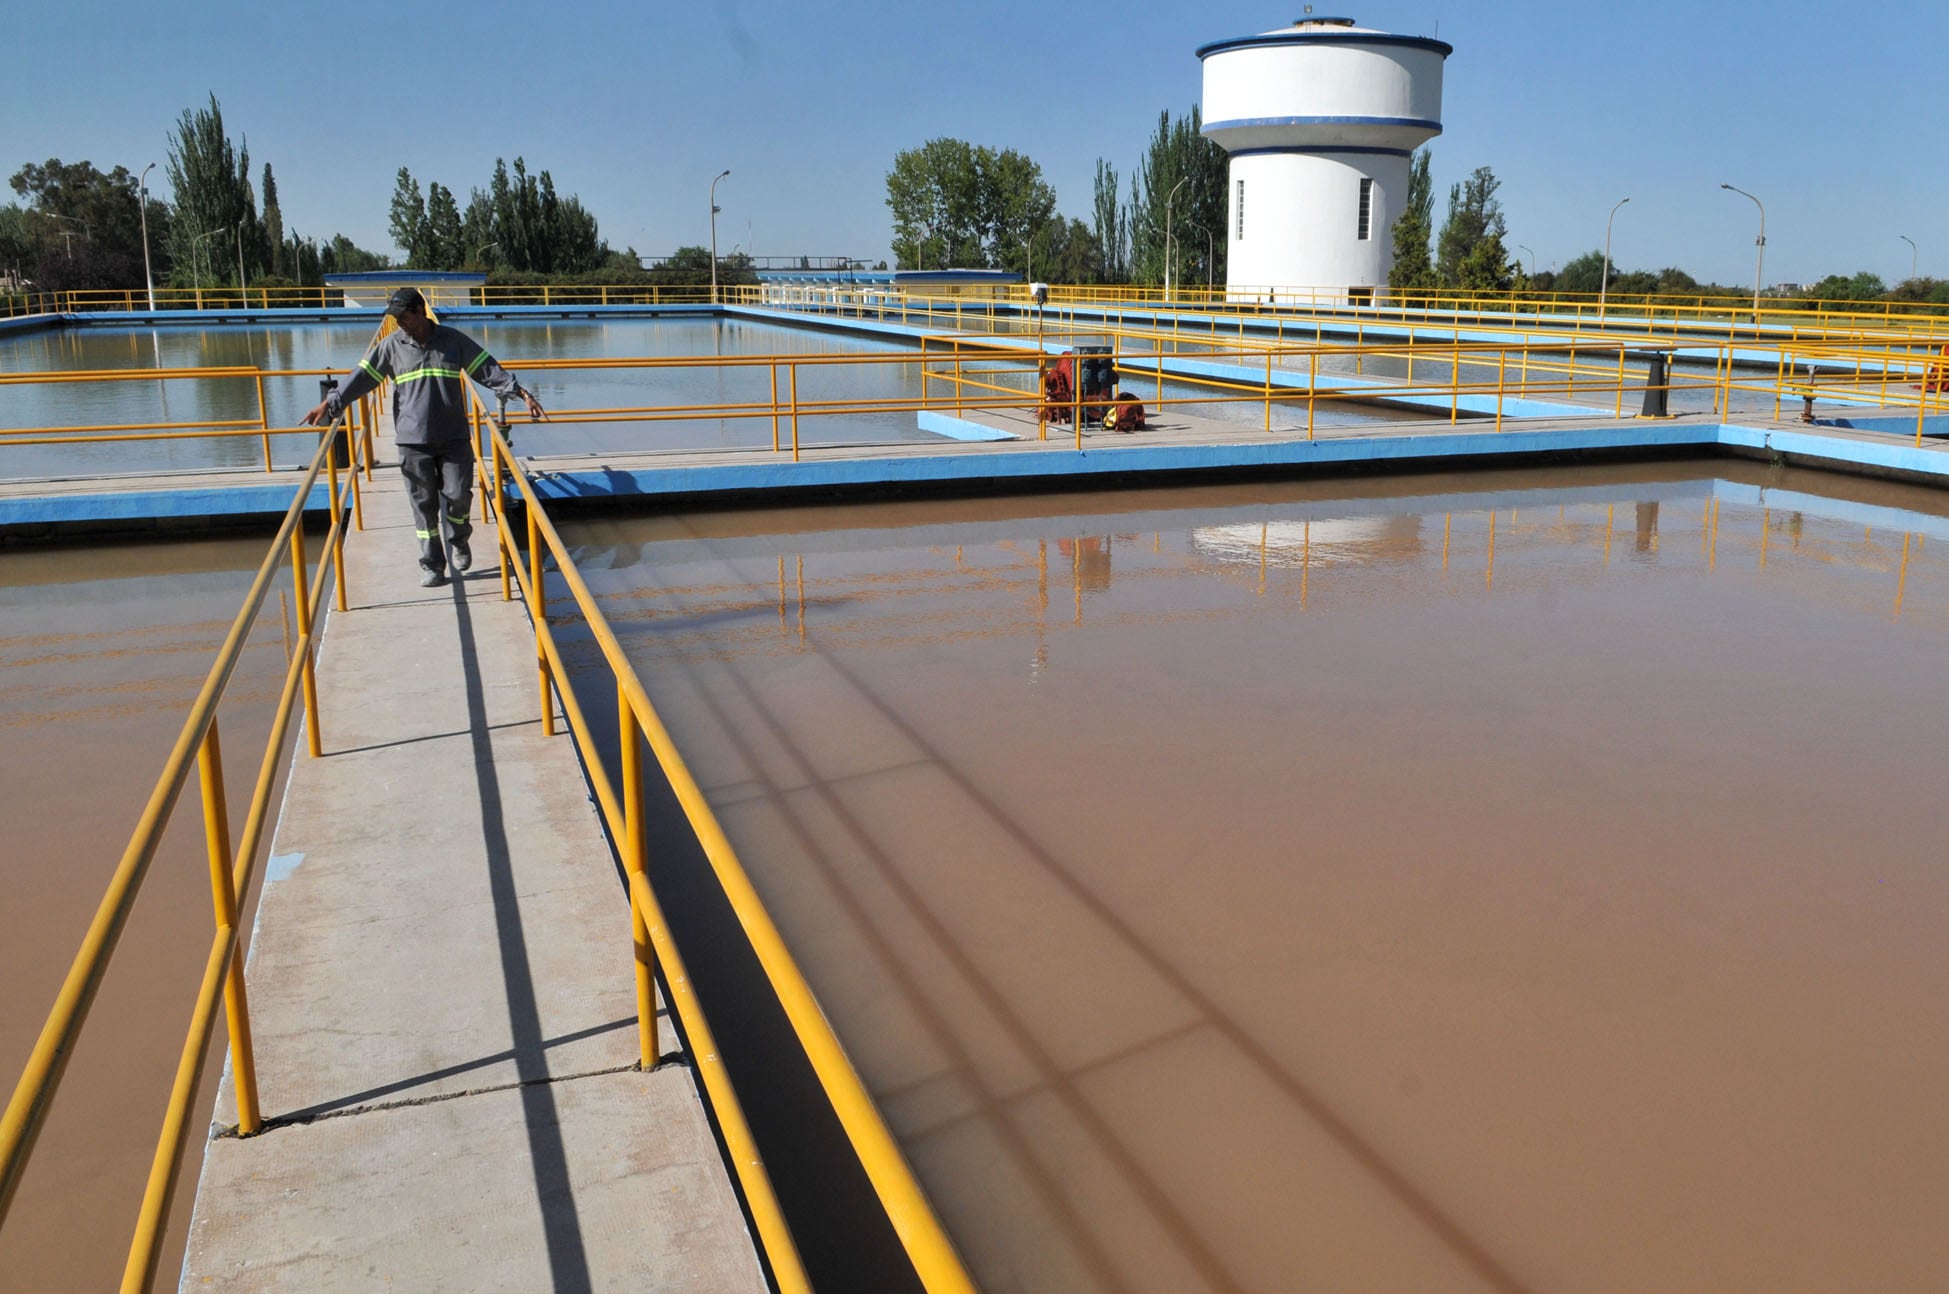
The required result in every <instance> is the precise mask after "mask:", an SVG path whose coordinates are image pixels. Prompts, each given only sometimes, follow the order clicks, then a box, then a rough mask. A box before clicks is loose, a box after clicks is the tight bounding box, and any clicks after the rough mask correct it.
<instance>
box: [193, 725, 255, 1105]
mask: <svg viewBox="0 0 1949 1294" xmlns="http://www.w3.org/2000/svg"><path fill="white" fill-rule="evenodd" d="M196 773H197V779H198V780H199V781H200V782H201V783H202V790H203V835H204V839H205V841H206V842H207V844H208V846H209V855H210V898H211V901H212V903H213V904H214V905H215V908H216V917H217V929H218V931H219V932H221V931H223V930H226V929H227V930H233V931H234V930H236V929H237V928H238V922H237V891H236V889H235V888H234V884H233V881H232V878H231V856H230V811H229V807H228V805H227V804H226V803H225V800H224V792H223V747H222V743H221V742H220V741H219V739H218V737H217V720H216V716H214V715H212V716H211V717H210V730H209V732H207V733H206V734H204V737H203V748H202V749H201V750H200V751H198V752H197V757H196ZM229 962H230V965H229V969H228V971H227V973H226V976H225V983H224V989H223V1006H224V1015H225V1018H226V1019H227V1021H228V1022H229V1026H230V1066H231V1073H232V1075H233V1076H234V1078H235V1088H236V1097H237V1134H238V1135H239V1136H244V1137H248V1136H250V1135H251V1134H252V1133H254V1132H256V1131H257V1130H258V1129H259V1128H260V1127H262V1126H263V1124H264V1119H263V1116H262V1114H261V1113H260V1112H259V1109H258V1102H257V1061H256V1058H255V1056H254V1055H253V1053H252V1051H251V1042H250V1002H249V999H248V998H247V997H246V995H245V993H244V959H243V956H242V954H241V952H240V951H239V950H237V949H235V948H232V950H231V953H230V957H229Z"/></svg>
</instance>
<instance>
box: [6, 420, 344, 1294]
mask: <svg viewBox="0 0 1949 1294" xmlns="http://www.w3.org/2000/svg"><path fill="white" fill-rule="evenodd" d="M293 430H294V431H295V430H297V429H295V428H294V429H293ZM351 444H352V446H353V457H352V461H351V471H350V473H349V474H348V475H349V479H350V483H351V491H350V493H351V494H352V496H353V497H352V500H351V502H350V507H349V508H348V500H347V498H346V493H347V491H345V490H344V489H343V488H342V487H341V484H340V481H339V469H338V467H337V465H336V463H335V460H334V453H333V448H334V437H333V436H327V437H325V438H323V439H321V440H320V442H319V446H318V450H317V452H316V453H315V454H314V455H313V456H312V459H311V463H310V466H309V467H308V468H307V469H306V471H305V474H304V476H303V478H302V480H300V482H299V483H298V486H297V490H296V493H295V495H294V497H293V498H292V501H291V505H290V507H289V508H287V509H286V511H285V514H284V520H283V522H282V524H281V525H280V526H279V527H278V531H277V534H276V537H275V538H274V539H273V540H272V542H271V545H270V548H269V551H268V552H267V553H266V554H265V557H264V560H263V562H262V563H261V564H260V565H259V567H258V570H257V575H256V577H255V579H254V580H253V581H252V583H251V586H250V591H249V592H248V593H247V594H246V596H245V598H244V603H243V607H242V609H241V610H239V611H238V613H237V617H236V619H235V621H234V622H233V624H232V625H231V629H230V633H229V635H228V636H227V637H226V638H225V639H224V642H223V645H222V646H221V647H220V648H219V649H218V652H217V656H216V660H215V662H214V664H212V665H211V667H210V672H209V674H208V675H207V676H206V678H205V680H204V684H203V687H202V690H201V691H200V692H199V693H198V694H197V697H196V700H195V702H194V703H193V704H192V705H191V707H190V711H189V715H188V717H187V718H186V719H185V720H184V723H183V727H182V731H181V734H180V735H179V736H178V738H177V740H176V744H175V747H174V748H173V749H172V750H171V752H170V755H169V757H168V759H167V760H166V761H165V762H164V764H163V769H162V774H161V776H160V777H159V778H158V779H157V781H156V785H155V789H154V791H153V792H152V793H151V794H150V797H149V801H148V804H147V806H146V807H145V808H144V810H143V812H142V815H141V817H140V819H139V820H138V821H137V824H136V828H135V832H134V834H133V835H132V836H131V838H130V840H129V844H128V847H127V849H126V850H124V852H123V854H122V859H121V862H120V863H119V864H118V865H117V867H116V869H115V872H114V874H113V876H112V877H111V879H110V881H109V885H108V889H107V891H106V893H105V894H104V895H103V897H102V900H101V903H100V904H99V906H98V907H97V909H96V911H95V915H94V918H93V920H92V921H91V922H90V924H89V927H88V932H87V935H86V936H85V937H84V938H83V940H82V943H81V948H80V950H79V951H78V952H77V953H76V954H75V958H74V962H73V964H72V965H71V966H70V968H69V971H68V975H67V978H66V980H65V981H64V982H63V984H62V986H61V990H60V993H59V995H58V996H57V997H56V999H55V1003H54V1006H53V1009H52V1010H51V1011H50V1012H49V1014H48V1017H47V1020H46V1022H45V1023H44V1024H43V1026H42V1028H41V1032H40V1036H39V1039H38V1041H37V1042H36V1043H35V1046H34V1049H33V1051H32V1052H31V1053H30V1055H29V1059H28V1063H27V1067H26V1069H25V1070H24V1072H23V1073H22V1075H21V1077H20V1080H19V1082H18V1083H17V1084H16V1085H15V1087H14V1091H13V1095H12V1097H11V1099H10V1100H9V1101H8V1104H7V1107H6V1111H5V1113H4V1115H0V1226H4V1225H5V1222H6V1215H7V1211H8V1208H9V1206H10V1205H11V1204H12V1202H13V1199H14V1196H15V1193H16V1191H17V1189H18V1188H19V1185H20V1182H21V1178H22V1176H23V1174H24V1173H25V1172H26V1169H27V1165H28V1160H29V1158H30V1156H31V1155H32V1153H33V1149H34V1143H35V1139H36V1138H37V1136H38V1135H39V1132H40V1129H41V1127H42V1124H43V1123H44V1121H45V1120H46V1117H47V1113H48V1110H49V1108H50V1106H51V1104H52V1103H53V1101H54V1099H55V1097H56V1095H57V1093H58V1091H59V1089H60V1085H61V1080H62V1077H63V1075H64V1073H65V1071H66V1068H67V1063H68V1060H69V1058H70V1057H71V1056H72V1055H73V1052H74V1047H75V1043H76V1040H77V1038H78V1036H79V1035H80V1033H81V1030H82V1027H83V1025H84V1024H85V1023H86V1021H87V1018H88V1013H89V1009H90V1007H91V1006H92V1005H93V1003H94V1001H95V996H96V993H97V991H98V990H99V988H100V986H101V983H102V980H103V978H104V976H105V975H106V973H107V971H108V965H109V960H110V958H111V957H112V956H113V954H114V951H115V945H116V941H117V940H118V939H119V937H120V935H121V932H122V929H123V927H124V925H125V924H126V922H127V921H128V918H129V914H130V912H131V910H132V909H133V907H134V905H135V902H136V899H137V897H138V895H139V893H140V890H141V886H142V882H143V879H144V877H145V876H146V874H147V872H148V868H149V865H150V863H151V862H152V861H153V860H154V858H155V856H156V852H157V850H158V848H159V847H160V844H161V840H162V835H163V832H164V830H165V829H166V828H167V827H168V825H169V823H170V821H171V819H172V817H173V815H174V813H175V810H176V808H177V805H178V803H179V800H180V797H181V794H182V791H183V787H184V785H185V783H186V782H187V781H188V778H189V770H190V764H191V762H192V760H193V761H194V762H195V764H196V768H197V776H198V785H199V787H200V790H201V801H202V809H203V822H204V835H205V843H206V848H207V852H208V855H209V864H210V887H211V895H212V900H213V906H214V911H215V917H216V932H215V934H214V935H213V937H212V939H211V943H210V950H209V955H208V957H207V958H206V960H205V964H204V972H203V978H202V983H201V986H200V988H199V990H198V993H197V996H196V1000H195V1006H194V1009H193V1010H192V1013H191V1018H190V1028H189V1034H188V1037H187V1038H186V1039H185V1041H184V1044H183V1049H182V1052H181V1057H180V1059H179V1061H178V1063H177V1067H176V1077H175V1081H174V1084H173V1086H172V1088H171V1091H170V1097H169V1102H168V1106H167V1109H166V1112H165V1115H164V1120H163V1128H162V1132H161V1135H160V1137H159V1138H158V1141H157V1145H156V1152H155V1156H154V1159H153V1161H152V1163H151V1167H150V1171H149V1179H148V1187H147V1190H146V1191H145V1193H144V1195H143V1200H142V1206H141V1212H140V1214H139V1217H138V1219H137V1224H136V1232H135V1237H134V1240H133V1242H132V1244H131V1246H130V1249H129V1255H128V1261H127V1264H126V1266H125V1267H124V1270H123V1276H122V1289H123V1290H125V1291H137V1290H145V1289H147V1288H148V1287H149V1285H150V1284H151V1283H152V1282H153V1280H154V1278H155V1266H156V1262H157V1258H158V1255H159V1252H160V1248H161V1243H162V1235H163V1227H164V1225H165V1223H166V1221H167V1219H168V1214H169V1205H170V1201H171V1197H172V1195H173V1193H174V1188H175V1180H176V1175H177V1170H178V1168H179V1166H180V1164H181V1162H182V1157H183V1153H184V1149H185V1147H186V1146H187V1144H188V1139H189V1131H190V1129H189V1118H190V1114H191V1112H192V1110H193V1108H194V1106H195V1104H196V1094H197V1088H198V1083H199V1079H200V1071H201V1067H202V1059H203V1053H204V1050H205V1048H206V1047H207V1046H208V1044H209V1039H210V1032H211V1030H212V1029H213V1028H214V1027H215V1020H216V1011H217V1004H218V1002H219V1001H221V1002H222V1003H223V1006H224V1011H225V1015H226V1018H227V1021H228V1029H229V1040H230V1054H231V1064H232V1073H233V1075H234V1086H235V1091H236V1098H237V1116H238V1131H239V1133H241V1134H243V1135H246V1136H248V1135H249V1134H251V1133H253V1132H255V1131H256V1130H257V1129H258V1127H259V1126H260V1124H261V1121H262V1118H261V1114H260V1112H259V1109H260V1107H259V1102H258V1095H257V1078H256V1068H255V1064H254V1061H253V1057H252V1053H251V1042H250V1020H249V1011H248V1006H247V1002H246V997H245V990H244V978H243V958H242V956H241V949H240V947H239V940H240V931H239V919H238V913H239V910H240V909H241V907H242V906H243V901H244V898H245V896H246V895H247V894H248V893H249V889H250V881H251V873H252V869H253V867H254V865H255V862H256V858H257V854H258V850H259V846H260V845H261V844H262V843H263V838H264V832H265V830H266V827H267V825H268V823H269V821H270V813H271V794H272V791H273V790H274V788H275V777H276V773H277V770H278V768H279V765H280V763H281V760H282V755H283V751H284V746H285V738H286V736H287V734H288V733H289V730H290V724H291V719H292V716H293V714H294V712H295V710H296V707H297V705H298V703H299V698H300V697H301V698H302V703H303V705H304V712H305V731H306V736H307V738H308V743H307V744H308V749H309V751H310V753H311V755H313V756H314V757H315V756H317V755H318V754H319V753H320V750H321V746H320V727H319V719H320V716H319V709H318V692H317V684H316V681H315V678H314V674H313V667H312V666H313V658H314V655H315V653H316V649H317V636H316V631H315V626H316V625H317V623H318V621H319V619H320V617H321V615H322V610H323V606H324V599H325V595H326V588H327V579H328V577H329V579H330V581H331V583H332V587H334V588H335V590H336V598H337V601H336V604H337V606H338V607H339V608H340V609H341V610H342V609H344V606H345V581H344V572H343V568H342V563H341V561H340V557H341V554H342V550H343V545H344V540H345V531H346V523H347V520H348V517H350V518H352V519H354V521H355V522H356V518H357V517H358V515H359V505H358V503H357V490H358V472H359V470H360V468H361V467H364V468H365V470H366V471H368V472H369V471H370V462H369V461H362V458H361V455H360V450H361V448H363V443H362V442H361V440H360V439H359V438H356V437H353V438H351ZM321 476H324V477H325V478H326V480H327V482H328V485H329V507H330V515H331V524H330V527H329V529H328V531H327V533H326V536H325V541H324V543H325V554H326V555H325V556H324V557H323V558H322V559H321V560H320V561H319V562H318V563H317V564H316V566H315V567H314V566H312V565H311V564H309V563H308V562H307V559H306V554H305V532H304V514H305V510H306V505H307V503H308V502H309V500H310V498H311V494H312V490H313V488H314V487H315V486H316V484H317V483H318V481H319V478H320V477H321ZM286 554H288V557H289V561H290V564H291V578H292V581H293V587H294V588H295V589H297V590H298V594H299V595H298V596H297V597H296V598H295V599H294V600H295V602H296V604H297V622H298V623H297V629H298V633H297V641H296V643H295V644H294V645H293V649H292V653H291V661H290V665H289V667H288V669H287V670H286V673H285V679H284V686H283V689H282V691H281V693H280V695H279V699H278V705H277V708H276V711H275V714H274V716H273V719H272V722H271V731H270V737H269V739H268V741H267V742H266V745H265V752H264V756H263V759H262V761H261V762H260V764H259V766H258V774H257V780H256V783H255V787H254V790H253V792H252V794H251V798H250V806H249V809H248V811H247V813H246V815H245V819H244V825H243V830H242V831H241V833H238V834H236V835H234V836H233V834H232V831H231V826H230V814H229V808H228V805H227V804H226V802H225V794H224V780H223V755H222V748H221V741H220V738H219V728H218V708H219V706H220V704H221V702H222V700H223V697H224V693H225V690H226V688H227V687H228V685H229V683H230V680H231V677H232V675H233V673H234V672H235V670H236V668H237V663H238V660H239V658H240V656H241V654H242V652H243V649H244V644H245V641H246V640H247V638H248V637H249V635H250V632H251V630H252V628H253V626H254V625H255V624H256V621H257V616H258V613H259V611H260V609H261V608H262V606H263V604H264V601H265V598H266V595H267V593H268V591H269V589H270V587H271V584H272V582H273V580H274V579H275V578H276V577H277V575H278V572H279V568H280V566H281V565H282V564H283V562H284V560H285V555H286Z"/></svg>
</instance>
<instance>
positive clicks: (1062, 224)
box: [1035, 216, 1106, 283]
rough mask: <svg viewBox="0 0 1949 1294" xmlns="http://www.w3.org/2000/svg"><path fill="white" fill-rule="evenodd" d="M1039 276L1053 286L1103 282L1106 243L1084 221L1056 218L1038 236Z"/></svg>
mask: <svg viewBox="0 0 1949 1294" xmlns="http://www.w3.org/2000/svg"><path fill="white" fill-rule="evenodd" d="M1035 245H1036V252H1035V266H1036V270H1035V272H1036V277H1037V278H1040V279H1042V280H1044V281H1046V282H1050V283H1101V282H1103V281H1104V280H1105V277H1106V272H1105V268H1104V267H1105V258H1104V255H1103V244H1102V243H1100V242H1099V241H1097V237H1096V231H1095V230H1093V229H1091V228H1090V227H1089V226H1088V225H1086V224H1084V223H1083V222H1082V221H1080V220H1076V219H1067V220H1065V219H1064V218H1063V217H1061V216H1052V217H1050V219H1049V222H1048V224H1046V225H1044V226H1043V227H1042V231H1041V232H1040V233H1039V234H1038V235H1037V236H1036V244H1035Z"/></svg>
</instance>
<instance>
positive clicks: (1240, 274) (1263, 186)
mask: <svg viewBox="0 0 1949 1294" xmlns="http://www.w3.org/2000/svg"><path fill="white" fill-rule="evenodd" d="M1408 160H1409V159H1408V158H1406V157H1403V156H1398V155H1381V154H1373V153H1361V154H1339V153H1296V152H1268V153H1247V154H1244V155H1242V156H1238V157H1234V158H1233V159H1232V165H1231V175H1230V185H1229V187H1228V190H1227V194H1226V198H1227V214H1226V231H1227V242H1226V251H1227V258H1226V273H1225V284H1226V287H1227V288H1228V289H1230V290H1231V291H1230V295H1232V296H1233V297H1235V298H1246V297H1253V296H1257V297H1261V298H1262V297H1264V296H1265V295H1266V293H1267V292H1269V291H1276V290H1278V289H1282V288H1283V289H1286V290H1295V289H1301V288H1306V289H1324V290H1326V291H1328V292H1340V291H1343V290H1344V289H1347V288H1371V287H1374V286H1377V285H1384V284H1385V283H1386V282H1387V272H1388V269H1389V268H1390V267H1391V266H1392V265H1393V263H1394V242H1393V224H1394V218H1395V217H1396V216H1398V215H1399V214H1400V213H1401V208H1402V204H1403V203H1404V202H1405V201H1406V198H1407V191H1408ZM1363 179H1371V180H1372V181H1373V182H1374V184H1373V190H1372V195H1371V200H1372V207H1371V209H1370V211H1369V217H1368V237H1367V238H1366V239H1364V240H1363V239H1361V238H1360V237H1359V233H1360V223H1359V222H1360V182H1361V180H1363ZM1241 184H1243V185H1244V190H1243V202H1244V212H1243V216H1244V218H1243V220H1241V219H1240V210H1239V207H1240V187H1239V186H1240V185H1241Z"/></svg>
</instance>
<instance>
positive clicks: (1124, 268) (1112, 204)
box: [1094, 157, 1130, 283]
mask: <svg viewBox="0 0 1949 1294" xmlns="http://www.w3.org/2000/svg"><path fill="white" fill-rule="evenodd" d="M1094 196H1095V213H1094V214H1095V216H1096V227H1095V230H1094V234H1095V237H1096V245H1097V247H1098V249H1099V250H1100V252H1101V255H1102V261H1103V279H1104V281H1105V282H1109V283H1122V282H1123V281H1125V280H1126V279H1128V278H1129V277H1130V229H1129V226H1128V224H1127V220H1128V217H1127V213H1126V212H1125V211H1124V209H1123V207H1122V205H1121V204H1120V203H1119V202H1118V199H1117V173H1116V170H1115V168H1113V167H1112V166H1111V165H1110V164H1109V163H1108V162H1106V161H1104V160H1103V159H1102V158H1100V157H1099V158H1097V159H1096V189H1095V194H1094Z"/></svg>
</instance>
